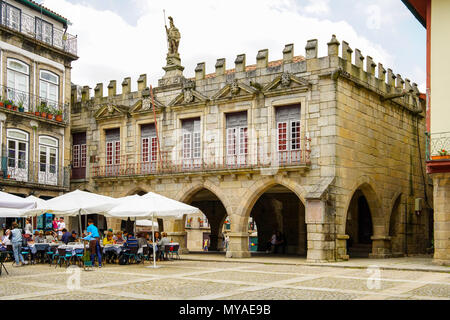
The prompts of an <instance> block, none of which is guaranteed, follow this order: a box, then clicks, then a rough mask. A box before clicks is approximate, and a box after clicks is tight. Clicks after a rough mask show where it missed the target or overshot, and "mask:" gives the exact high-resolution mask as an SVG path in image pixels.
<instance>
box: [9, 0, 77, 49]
mask: <svg viewBox="0 0 450 320" xmlns="http://www.w3.org/2000/svg"><path fill="white" fill-rule="evenodd" d="M1 6H2V8H1V13H2V15H1V17H2V18H1V24H2V25H3V26H5V27H8V28H9V29H13V30H15V31H18V32H20V33H23V34H25V35H27V36H29V37H32V38H35V39H36V40H39V41H42V42H44V43H47V44H48V45H50V46H53V47H56V48H58V49H61V50H63V51H66V52H68V53H71V54H73V55H77V37H76V36H73V35H71V34H68V33H67V32H65V31H64V30H61V29H58V28H55V27H54V26H52V27H51V28H48V27H47V28H46V26H47V24H45V22H44V25H42V23H39V22H36V21H37V20H36V17H33V16H30V15H28V14H26V13H23V12H21V13H20V15H18V14H17V16H15V13H16V12H12V13H7V4H6V3H5V2H3V1H2V3H1ZM38 18H39V17H38ZM48 25H50V24H48Z"/></svg>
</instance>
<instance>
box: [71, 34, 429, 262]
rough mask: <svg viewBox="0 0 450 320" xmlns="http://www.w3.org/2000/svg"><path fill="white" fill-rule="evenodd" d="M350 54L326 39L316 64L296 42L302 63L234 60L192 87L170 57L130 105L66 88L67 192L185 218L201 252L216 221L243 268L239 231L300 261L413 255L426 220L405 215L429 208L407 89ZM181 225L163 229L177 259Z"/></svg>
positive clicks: (216, 233)
mask: <svg viewBox="0 0 450 320" xmlns="http://www.w3.org/2000/svg"><path fill="white" fill-rule="evenodd" d="M354 53H355V56H354V60H355V64H353V63H352V56H353V50H352V49H351V48H350V46H349V44H348V43H346V42H343V43H342V45H341V44H340V42H339V41H338V40H337V39H336V37H335V36H333V37H332V39H331V41H330V42H329V43H328V54H327V55H325V56H323V57H319V55H318V41H317V40H310V41H308V43H307V45H306V52H305V56H296V55H294V46H293V45H292V44H289V45H286V46H285V48H284V50H283V59H282V60H278V61H271V62H269V53H268V50H260V51H259V52H258V54H257V57H256V61H257V63H256V65H247V64H246V55H245V54H241V55H238V56H237V58H236V60H235V61H234V68H233V69H227V62H226V61H225V59H218V60H217V63H216V65H215V73H213V74H205V63H199V64H198V65H197V67H196V68H195V77H194V78H190V79H188V78H185V77H184V76H183V69H184V68H183V67H182V66H181V59H180V57H179V54H178V53H177V52H176V51H171V52H169V54H168V57H167V65H166V66H165V67H164V68H163V69H164V70H165V71H166V74H165V75H164V77H163V78H162V79H160V80H159V83H158V86H157V87H155V88H151V87H150V88H149V87H147V79H146V75H141V76H140V78H139V79H138V90H137V91H136V92H131V90H130V85H131V83H130V82H131V79H130V78H125V79H124V80H123V82H122V83H121V84H122V92H121V93H120V94H118V93H117V81H116V80H113V81H111V82H110V83H109V84H108V86H107V94H104V91H103V89H104V86H103V84H102V83H99V84H97V86H96V87H95V89H94V95H93V96H91V94H90V88H89V87H87V86H85V87H82V88H81V87H73V88H72V101H73V102H74V104H73V107H72V114H71V131H72V141H73V142H72V151H73V154H72V177H73V180H72V181H71V189H82V190H88V191H93V192H97V193H100V194H105V195H109V196H113V197H122V196H126V195H131V194H137V193H142V192H149V191H153V192H157V193H160V194H163V195H165V196H168V197H171V198H173V199H176V200H179V201H182V202H185V203H188V204H192V205H195V206H196V207H198V208H200V209H201V211H202V212H203V213H204V214H205V216H206V217H207V219H208V223H209V226H210V233H211V235H210V249H211V250H214V249H218V247H220V237H221V233H222V230H223V224H224V221H225V219H226V218H227V217H228V219H229V220H230V221H229V222H230V228H231V229H230V232H228V233H227V235H228V238H229V243H228V248H227V252H226V256H227V257H230V258H234V257H249V256H250V250H249V236H250V234H251V233H252V232H253V230H249V218H250V217H252V221H254V223H255V224H256V226H257V230H258V232H257V235H258V240H257V243H258V248H259V249H260V250H264V249H265V246H266V244H267V243H268V241H269V240H270V238H271V236H272V234H273V232H275V231H280V232H282V233H283V234H284V236H285V240H286V246H285V248H284V249H285V252H286V253H290V254H298V255H306V256H307V259H308V260H309V261H317V262H324V261H339V260H347V259H349V256H350V257H352V256H355V257H356V256H369V255H370V256H372V257H383V258H384V257H391V256H398V255H403V254H405V253H424V252H426V250H427V248H429V247H430V239H431V232H432V230H431V229H432V226H431V225H430V223H431V222H430V221H431V217H430V216H429V214H428V211H426V210H422V211H418V212H416V211H415V207H414V205H415V202H416V199H419V198H422V199H423V198H424V197H425V194H427V195H429V196H431V189H430V185H429V183H428V181H427V180H426V179H425V172H424V169H425V165H424V163H425V152H424V150H425V137H424V136H423V134H421V133H423V132H424V130H425V117H424V116H425V108H424V101H423V100H420V99H419V91H418V89H417V85H416V84H414V83H411V82H410V80H408V79H405V80H403V79H402V77H401V75H398V74H397V75H395V74H394V73H393V71H392V70H391V69H387V70H386V69H385V68H384V67H383V65H382V64H378V65H377V64H375V63H374V61H373V59H372V58H371V57H369V56H367V57H364V56H363V55H362V53H361V51H360V50H358V49H355V51H354ZM364 60H365V63H364ZM376 71H378V72H376ZM105 93H106V92H105ZM420 150H422V152H421V151H420ZM424 209H425V208H424ZM73 223H76V221H73ZM186 223H187V221H186V219H184V220H183V221H176V222H173V223H172V222H164V225H163V228H164V231H166V232H168V234H169V236H170V237H172V239H173V240H175V241H178V242H179V243H180V244H181V246H182V247H185V246H186V243H187V241H186V228H185V226H186ZM107 224H108V228H109V227H111V228H113V229H115V230H117V229H119V228H120V227H121V223H120V221H114V220H112V219H107Z"/></svg>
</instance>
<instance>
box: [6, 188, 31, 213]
mask: <svg viewBox="0 0 450 320" xmlns="http://www.w3.org/2000/svg"><path fill="white" fill-rule="evenodd" d="M35 207H36V202H34V201H30V200H27V199H25V198H21V197H18V196H15V195H13V194H9V193H6V192H3V191H0V208H10V209H33V208H35Z"/></svg>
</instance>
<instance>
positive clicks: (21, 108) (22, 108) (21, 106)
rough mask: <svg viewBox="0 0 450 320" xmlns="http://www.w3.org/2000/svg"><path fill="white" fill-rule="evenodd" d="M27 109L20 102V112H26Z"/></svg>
mask: <svg viewBox="0 0 450 320" xmlns="http://www.w3.org/2000/svg"><path fill="white" fill-rule="evenodd" d="M24 111H25V108H24V106H23V102H19V112H24Z"/></svg>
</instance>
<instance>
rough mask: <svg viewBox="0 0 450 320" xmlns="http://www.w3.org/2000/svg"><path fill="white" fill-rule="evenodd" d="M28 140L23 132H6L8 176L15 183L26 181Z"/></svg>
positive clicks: (13, 130) (8, 130) (26, 134)
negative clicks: (15, 181)
mask: <svg viewBox="0 0 450 320" xmlns="http://www.w3.org/2000/svg"><path fill="white" fill-rule="evenodd" d="M28 139H29V134H28V133H27V132H25V131H22V130H19V129H7V130H6V144H7V147H8V150H7V154H8V160H7V163H8V176H9V177H10V178H12V179H15V180H17V181H28Z"/></svg>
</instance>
